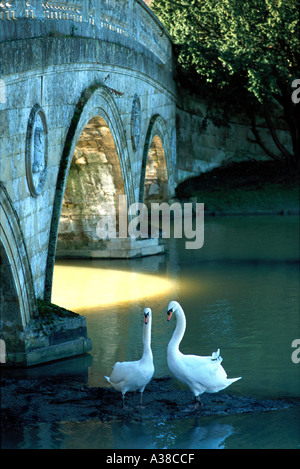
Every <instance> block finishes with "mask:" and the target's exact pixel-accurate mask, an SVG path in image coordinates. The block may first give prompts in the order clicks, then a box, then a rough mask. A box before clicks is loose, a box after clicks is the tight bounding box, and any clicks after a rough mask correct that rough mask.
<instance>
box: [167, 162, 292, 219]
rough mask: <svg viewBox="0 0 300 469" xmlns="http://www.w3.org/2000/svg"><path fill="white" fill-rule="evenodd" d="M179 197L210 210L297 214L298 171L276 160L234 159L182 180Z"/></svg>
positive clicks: (178, 192) (225, 212)
mask: <svg viewBox="0 0 300 469" xmlns="http://www.w3.org/2000/svg"><path fill="white" fill-rule="evenodd" d="M176 197H177V198H178V199H191V198H192V199H193V200H194V201H196V202H202V203H204V208H205V212H206V213H207V214H209V213H210V214H227V213H228V214H229V213H230V214H233V213H241V214H247V213H248V214H261V213H262V214H267V213H272V214H287V215H288V214H295V213H299V210H300V204H299V173H298V172H297V171H295V170H292V169H290V168H288V167H287V166H285V165H282V164H279V163H277V162H273V161H246V162H241V163H234V164H231V165H228V166H224V167H221V168H215V169H213V170H212V171H210V172H207V173H202V174H201V175H199V176H196V177H193V178H190V179H187V180H185V181H183V182H182V183H181V184H179V185H178V186H177V188H176Z"/></svg>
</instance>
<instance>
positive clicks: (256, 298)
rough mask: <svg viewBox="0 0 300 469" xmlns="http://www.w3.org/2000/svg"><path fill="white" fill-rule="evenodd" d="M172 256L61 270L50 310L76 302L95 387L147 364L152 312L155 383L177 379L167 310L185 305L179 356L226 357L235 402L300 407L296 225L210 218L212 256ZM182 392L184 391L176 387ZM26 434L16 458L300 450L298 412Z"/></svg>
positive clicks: (73, 426) (78, 426) (173, 243)
mask: <svg viewBox="0 0 300 469" xmlns="http://www.w3.org/2000/svg"><path fill="white" fill-rule="evenodd" d="M167 247H168V253H167V254H166V255H164V256H154V257H148V258H144V259H136V260H130V261H121V260H114V261H91V262H90V261H60V262H57V265H56V270H55V276H56V280H57V279H59V281H58V280H57V281H55V279H54V291H53V298H52V301H53V302H54V303H55V302H57V303H58V304H60V305H61V306H65V307H69V306H70V304H71V303H72V304H73V309H75V308H74V302H75V303H76V304H77V305H78V311H80V312H81V313H82V314H84V315H85V316H86V319H87V328H88V335H89V337H90V338H91V339H92V341H93V350H92V352H91V356H92V360H91V363H90V366H89V368H88V374H87V377H86V381H87V383H88V384H89V385H90V386H108V383H107V382H106V381H105V380H104V374H106V375H107V374H110V371H111V368H112V366H113V364H114V363H115V362H116V361H118V360H119V361H122V360H135V359H138V358H140V355H141V352H142V343H141V329H142V311H143V308H144V307H145V306H150V307H151V308H152V311H153V326H152V349H153V355H154V364H155V375H154V376H155V377H161V376H166V375H168V374H169V372H168V367H167V362H166V348H167V344H168V341H169V340H170V338H171V335H172V333H173V330H174V327H175V321H171V322H170V323H167V321H166V311H167V305H168V302H169V301H170V300H172V299H176V300H178V301H179V302H180V303H181V305H182V306H183V308H184V310H185V313H186V317H187V330H186V333H185V336H184V339H183V342H182V345H181V351H182V352H183V353H193V354H199V355H206V354H211V353H212V352H213V351H215V350H217V349H218V348H220V349H221V355H222V357H223V363H222V364H223V366H224V368H225V370H226V372H227V374H228V376H229V377H235V376H242V380H240V381H238V382H237V383H234V384H233V385H232V386H231V387H230V388H228V389H227V390H226V392H229V393H230V394H231V395H233V396H234V395H235V394H237V395H245V396H257V397H261V398H264V397H268V398H283V397H300V373H299V367H300V364H295V363H293V361H292V358H291V357H292V352H293V350H294V349H293V348H292V346H291V344H292V342H293V340H294V339H297V338H300V317H299V220H298V218H297V217H294V216H288V217H272V216H266V217H239V216H236V217H220V218H207V219H206V220H205V240H204V246H203V248H202V249H200V250H198V251H195V250H186V249H185V240H179V239H171V240H169V241H168V243H167ZM111 271H113V275H112V273H111ZM83 291H84V292H85V295H86V296H84V295H83ZM118 292H119V293H118ZM62 298H65V304H62ZM85 298H87V299H88V300H86V299H85ZM101 298H103V301H104V302H105V304H103V302H102V300H101ZM57 300H59V301H57ZM85 301H88V302H89V303H88V304H89V307H88V308H86V307H85V306H84V302H85ZM65 366H66V367H67V366H68V362H66V363H65ZM43 369H44V370H45V367H43ZM51 370H53V365H52V368H51ZM52 372H53V371H52ZM54 372H55V371H54ZM173 385H174V386H179V384H178V383H177V382H176V380H175V379H174V380H173ZM180 386H181V385H180ZM146 392H147V388H146V390H145V393H146ZM191 399H192V394H191ZM129 402H130V397H129ZM129 402H128V403H129ZM118 405H121V397H120V402H116V406H118ZM26 435H27V436H26V438H25V437H24V438H21V439H20V441H19V443H18V445H17V446H18V447H31V448H35V447H36V448H45V447H51V448H109V449H110V448H115V449H116V448H156V449H157V448H169V449H171V448H182V449H192V448H194V449H195V448H299V447H300V413H299V409H298V410H295V409H286V410H281V411H273V412H265V413H256V414H244V415H237V416H228V417H217V418H216V417H209V418H208V417H206V418H193V417H192V418H190V419H188V420H186V421H185V422H181V421H174V422H171V423H166V422H159V421H157V422H153V423H152V424H150V425H149V422H147V423H143V422H126V423H120V422H114V423H101V422H99V421H88V422H84V423H68V422H67V423H60V424H57V425H46V424H41V425H34V426H31V427H28V428H26Z"/></svg>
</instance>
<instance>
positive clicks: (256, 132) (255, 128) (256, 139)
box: [248, 116, 281, 161]
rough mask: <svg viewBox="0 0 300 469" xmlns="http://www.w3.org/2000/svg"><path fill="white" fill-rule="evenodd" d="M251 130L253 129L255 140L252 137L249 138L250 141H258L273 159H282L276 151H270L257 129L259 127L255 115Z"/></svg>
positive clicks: (252, 117)
mask: <svg viewBox="0 0 300 469" xmlns="http://www.w3.org/2000/svg"><path fill="white" fill-rule="evenodd" d="M251 130H252V133H253V135H254V137H255V140H253V139H251V138H248V140H249V142H252V143H257V144H258V145H259V146H260V147H261V148H262V149H263V150H264V152H265V153H266V154H267V155H268V156H269V157H270V158H272V159H273V160H276V161H281V158H280V156H277V155H275V153H273V152H272V151H270V150H269V149H268V148H267V147H266V145H265V144H264V142H263V141H262V139H261V137H260V135H259V133H258V130H257V127H256V122H255V116H251Z"/></svg>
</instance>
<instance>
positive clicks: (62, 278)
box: [52, 261, 174, 312]
mask: <svg viewBox="0 0 300 469" xmlns="http://www.w3.org/2000/svg"><path fill="white" fill-rule="evenodd" d="M102 265H103V264H101V263H99V262H97V261H96V262H94V263H93V265H88V266H87V265H84V263H83V264H79V263H77V264H76V271H75V269H74V262H71V263H70V262H58V263H56V265H55V268H54V282H53V297H52V302H53V303H55V304H59V305H62V304H63V305H64V306H65V307H66V308H68V309H70V310H73V311H78V312H79V311H87V310H88V311H89V312H91V311H96V312H99V311H100V309H99V306H101V307H103V306H108V305H116V304H118V303H128V304H131V303H132V302H136V301H139V300H145V299H149V300H150V299H151V298H152V297H153V296H156V297H157V296H162V295H166V294H167V293H168V292H170V291H171V290H172V288H173V287H174V284H173V281H172V280H171V279H168V278H162V277H160V276H156V275H152V274H147V273H140V272H135V271H127V270H124V271H123V270H118V269H113V268H103V267H102Z"/></svg>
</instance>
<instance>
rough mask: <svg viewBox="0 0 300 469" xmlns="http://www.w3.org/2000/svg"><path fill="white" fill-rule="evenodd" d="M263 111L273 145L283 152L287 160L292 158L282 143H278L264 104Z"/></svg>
mask: <svg viewBox="0 0 300 469" xmlns="http://www.w3.org/2000/svg"><path fill="white" fill-rule="evenodd" d="M263 111H264V116H265V119H266V123H267V126H268V128H269V130H270V133H271V136H272V138H273V141H274V143H275V145H276V146H277V148H278V150H279V151H280V152H281V153H282V154H283V156H284V157H285V159H287V160H291V159H293V155H292V154H291V153H290V152H289V151H288V150H287V149H286V148H285V146H284V145H282V143H280V141H279V138H278V135H277V133H276V129H275V127H274V125H273V122H272V119H271V117H270V115H269V113H268V111H267V110H266V108H265V106H264V110H263Z"/></svg>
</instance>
